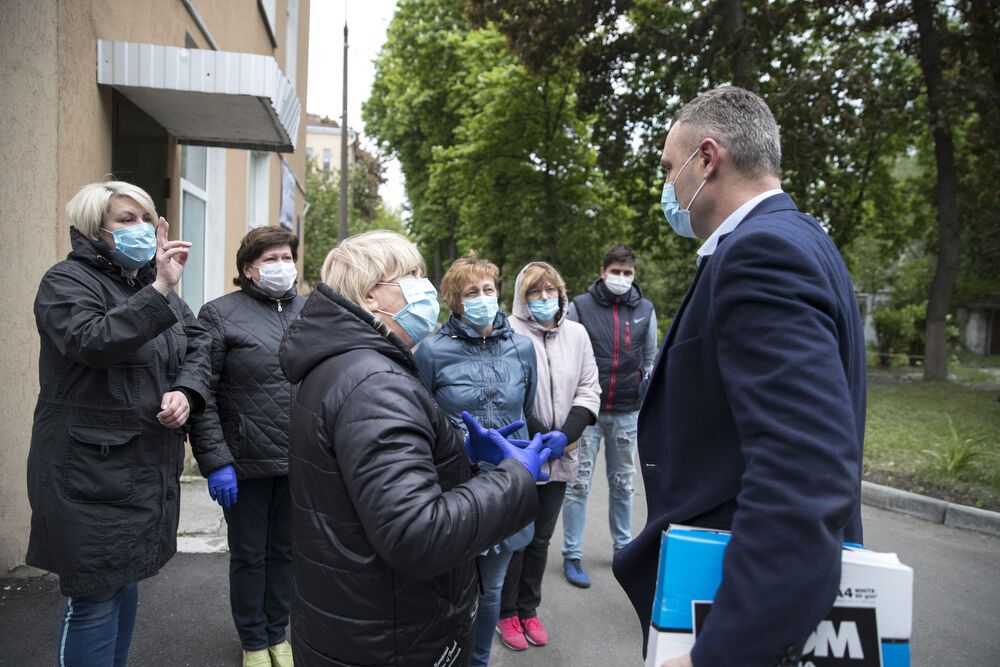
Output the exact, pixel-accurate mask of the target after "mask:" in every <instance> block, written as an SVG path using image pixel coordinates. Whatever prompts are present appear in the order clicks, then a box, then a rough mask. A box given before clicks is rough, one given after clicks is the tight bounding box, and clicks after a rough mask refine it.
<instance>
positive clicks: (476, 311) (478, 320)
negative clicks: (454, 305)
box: [462, 294, 500, 329]
mask: <svg viewBox="0 0 1000 667" xmlns="http://www.w3.org/2000/svg"><path fill="white" fill-rule="evenodd" d="M499 310H500V306H498V305H497V298H496V297H495V296H487V295H485V294H484V295H483V296H477V297H476V298H475V299H465V300H464V301H462V311H463V313H464V314H463V317H465V321H466V322H468V323H469V324H471V325H472V326H473V327H475V328H476V329H482V328H483V327H486V326H489V325H490V324H493V320H494V319H495V318H496V316H497V312H498V311H499Z"/></svg>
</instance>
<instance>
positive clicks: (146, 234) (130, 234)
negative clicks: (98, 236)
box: [101, 222, 156, 271]
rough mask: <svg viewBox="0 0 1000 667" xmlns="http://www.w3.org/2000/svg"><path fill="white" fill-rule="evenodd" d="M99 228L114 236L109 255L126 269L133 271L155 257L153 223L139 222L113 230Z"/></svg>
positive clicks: (154, 230)
mask: <svg viewBox="0 0 1000 667" xmlns="http://www.w3.org/2000/svg"><path fill="white" fill-rule="evenodd" d="M101 229H102V230H104V231H106V232H107V233H109V234H111V236H112V237H114V240H115V249H114V250H112V251H111V256H112V257H114V258H115V261H116V262H118V263H119V264H121V265H122V266H124V267H125V268H126V269H129V270H130V271H134V270H135V269H138V268H139V267H141V266H145V265H146V264H149V262H150V260H152V259H153V258H154V257H156V229H155V228H154V227H153V225H151V224H149V223H146V222H140V223H138V224H135V225H131V226H129V227H122V228H120V229H115V230H111V229H104V227H101Z"/></svg>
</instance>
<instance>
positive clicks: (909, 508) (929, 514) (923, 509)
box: [861, 481, 1000, 537]
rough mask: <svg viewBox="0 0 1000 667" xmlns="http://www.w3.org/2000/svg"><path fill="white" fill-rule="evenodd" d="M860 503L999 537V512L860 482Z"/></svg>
mask: <svg viewBox="0 0 1000 667" xmlns="http://www.w3.org/2000/svg"><path fill="white" fill-rule="evenodd" d="M861 502H863V503H864V504H866V505H871V506H872V507H878V508H880V509H884V510H889V511H891V512H900V513H901V514H909V515H910V516H915V517H917V518H918V519H924V520H925V521H931V522H933V523H941V524H944V525H946V526H952V527H954V528H964V529H966V530H974V531H976V532H979V533H986V534H987V535H996V536H998V537H1000V512H991V511H990V510H982V509H979V508H976V507H969V506H967V505H957V504H955V503H949V502H947V501H944V500H939V499H937V498H930V497H928V496H922V495H920V494H918V493H911V492H909V491H901V490H900V489H894V488H892V487H890V486H882V485H881V484H873V483H871V482H864V481H863V482H861Z"/></svg>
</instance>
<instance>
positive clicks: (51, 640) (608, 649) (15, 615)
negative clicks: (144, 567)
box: [0, 463, 1000, 667]
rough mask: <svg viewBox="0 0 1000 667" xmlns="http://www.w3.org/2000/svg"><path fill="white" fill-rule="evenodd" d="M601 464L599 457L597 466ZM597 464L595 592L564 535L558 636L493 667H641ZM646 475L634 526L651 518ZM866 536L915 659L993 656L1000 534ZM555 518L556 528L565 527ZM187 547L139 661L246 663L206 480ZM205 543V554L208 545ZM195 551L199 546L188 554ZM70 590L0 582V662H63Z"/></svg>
mask: <svg viewBox="0 0 1000 667" xmlns="http://www.w3.org/2000/svg"><path fill="white" fill-rule="evenodd" d="M600 468H601V470H603V463H601V465H600ZM601 470H599V471H598V473H599V474H598V476H597V477H596V478H595V483H594V493H593V496H592V498H591V499H590V504H589V509H590V514H589V517H588V525H587V532H586V535H585V538H584V547H585V552H586V554H587V555H586V559H585V562H586V565H587V567H588V570H589V571H590V574H591V578H592V579H593V582H594V584H593V586H592V587H591V588H590V589H587V590H581V589H577V588H573V587H572V586H570V585H569V584H568V583H566V581H565V580H564V579H563V576H562V572H561V564H562V561H561V556H560V554H559V546H560V545H559V540H558V539H557V540H555V542H554V543H553V546H552V547H551V549H550V551H549V565H548V571H547V574H546V579H545V586H544V600H543V602H542V607H541V608H540V610H539V615H540V617H541V619H542V620H543V622H544V623H545V624H546V626H547V627H548V629H549V632H550V635H551V637H552V641H551V643H550V645H549V646H547V647H544V648H534V647H529V649H528V650H527V651H524V652H522V653H515V652H512V651H509V650H507V649H506V648H504V647H503V646H501V645H500V644H499V642H495V643H494V659H493V660H492V662H491V665H493V666H494V667H514V666H525V667H536V666H537V667H543V666H544V667H561V666H565V667H570V666H573V667H578V666H582V667H608V666H611V667H618V666H622V667H639V666H640V665H641V664H642V660H641V658H640V655H641V653H640V645H639V644H640V637H641V632H640V629H639V626H638V623H637V621H636V618H635V615H634V613H633V612H632V608H631V606H630V605H629V603H628V601H627V599H626V598H625V596H624V594H623V593H622V592H621V589H620V588H619V587H618V585H617V583H616V582H615V581H614V578H613V577H612V575H611V540H610V537H609V536H608V528H607V486H606V484H605V483H604V481H603V475H601V474H600V472H601ZM644 506H645V501H644V499H643V497H642V488H641V485H640V487H639V489H638V495H637V497H636V511H635V513H634V516H633V524H634V526H635V528H636V529H638V527H639V526H641V525H642V523H643V522H644V520H645V512H644ZM864 520H865V536H866V541H867V543H868V545H869V546H870V547H871V548H873V549H877V550H881V551H896V552H898V553H899V556H900V559H901V560H902V561H903V562H904V563H907V564H908V565H911V566H912V567H913V568H914V570H915V577H916V581H915V611H914V628H913V633H914V634H913V662H912V664H913V665H915V666H922V665H935V666H946V667H947V666H951V665H954V666H956V667H957V666H967V665H994V664H997V655H998V653H1000V635H998V633H997V631H996V624H997V621H998V619H1000V576H998V573H1000V538H997V537H994V536H990V535H984V534H980V533H974V532H970V531H966V530H962V529H958V528H953V527H950V526H945V525H938V524H932V523H928V522H926V521H921V520H919V519H915V518H912V517H909V516H905V515H901V514H897V513H894V512H887V511H884V510H880V509H875V508H872V507H865V508H864ZM561 532H562V531H561V528H560V527H557V529H556V536H557V538H558V537H559V536H560V535H561ZM181 533H182V535H181V540H180V544H181V546H182V547H183V548H184V549H185V550H187V551H188V553H181V554H178V555H177V556H176V557H175V558H174V559H173V560H172V561H171V562H170V563H169V564H168V565H167V566H166V567H165V568H164V569H163V570H162V572H161V573H160V574H159V575H158V576H156V577H153V578H151V579H147V580H146V581H144V582H142V584H140V593H139V599H140V608H139V615H138V619H137V624H136V631H135V638H134V640H133V644H132V651H131V653H130V660H129V665H130V666H131V667H159V666H166V665H169V666H170V667H180V666H184V665H190V666H198V667H215V666H218V667H228V666H235V665H239V655H240V652H239V641H238V640H237V637H236V632H235V631H234V629H233V626H232V621H231V619H230V615H229V602H228V583H227V571H228V558H227V554H226V553H225V552H224V551H220V550H224V549H225V537H224V535H225V533H224V527H223V522H222V513H221V511H220V510H219V508H218V506H217V505H215V504H214V503H212V501H211V500H210V499H209V497H208V492H207V491H206V489H205V486H204V482H202V481H200V480H196V481H194V482H188V483H185V484H184V486H183V492H182V517H181ZM206 551H207V552H209V553H204V552H206ZM191 552H197V553H191ZM62 607H63V599H62V598H61V597H60V595H59V591H58V585H57V583H56V581H55V580H54V579H53V578H51V577H46V578H41V579H7V580H0V665H12V666H14V665H16V666H17V667H25V666H27V667H31V666H34V665H51V664H53V662H54V661H55V645H56V635H57V632H58V623H59V617H60V614H61V612H62Z"/></svg>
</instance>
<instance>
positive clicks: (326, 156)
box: [323, 148, 333, 171]
mask: <svg viewBox="0 0 1000 667" xmlns="http://www.w3.org/2000/svg"><path fill="white" fill-rule="evenodd" d="M331 159H333V151H331V150H330V149H329V148H324V149H323V171H330V160H331Z"/></svg>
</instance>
